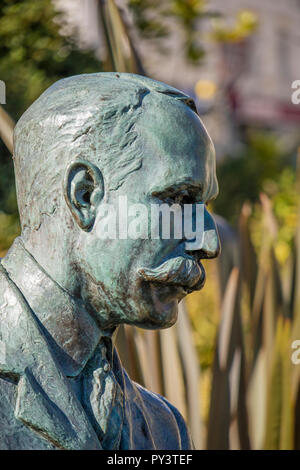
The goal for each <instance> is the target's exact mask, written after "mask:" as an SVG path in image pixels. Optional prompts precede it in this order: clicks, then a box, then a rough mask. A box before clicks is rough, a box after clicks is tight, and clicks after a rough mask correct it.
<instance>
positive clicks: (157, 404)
mask: <svg viewBox="0 0 300 470" xmlns="http://www.w3.org/2000/svg"><path fill="white" fill-rule="evenodd" d="M135 386H136V387H137V389H138V391H139V393H140V395H141V397H142V399H143V402H144V404H145V405H146V407H147V409H148V410H149V411H150V412H151V415H152V416H153V417H155V419H156V420H157V421H156V422H157V423H160V426H161V427H162V429H163V430H164V432H165V430H166V428H168V430H169V431H170V430H171V429H172V431H173V433H174V437H175V434H176V438H177V440H178V442H177V445H178V448H179V449H181V450H188V449H193V448H194V445H193V442H192V439H191V435H190V432H189V430H188V428H187V425H186V423H185V421H184V419H183V417H182V415H181V413H180V412H179V411H178V410H177V408H175V406H173V405H172V404H171V403H170V402H169V401H168V400H167V399H166V398H165V397H163V396H161V395H159V394H158V393H154V392H150V391H149V390H147V389H146V388H144V387H142V386H141V385H139V384H136V383H135Z"/></svg>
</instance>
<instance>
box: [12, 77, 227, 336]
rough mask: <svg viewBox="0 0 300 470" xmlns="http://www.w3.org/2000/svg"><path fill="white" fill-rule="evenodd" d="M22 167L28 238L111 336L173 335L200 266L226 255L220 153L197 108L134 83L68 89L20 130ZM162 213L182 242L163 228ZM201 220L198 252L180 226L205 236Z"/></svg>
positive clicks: (120, 80) (59, 87)
mask: <svg viewBox="0 0 300 470" xmlns="http://www.w3.org/2000/svg"><path fill="white" fill-rule="evenodd" d="M14 164H15V175H16V186H17V197H18V205H19V211H20V219H21V225H22V235H21V236H22V239H23V242H24V244H25V247H26V248H27V249H28V250H29V251H30V252H31V253H32V255H33V256H34V257H35V258H36V260H37V261H38V262H39V263H40V264H41V266H42V267H43V268H44V269H45V270H46V272H47V273H48V274H49V275H50V276H52V277H53V278H54V280H56V282H58V283H59V284H60V285H61V286H62V287H63V288H65V289H66V290H68V291H69V292H70V293H71V294H72V295H74V296H78V297H80V298H82V299H83V300H84V302H85V303H86V305H87V308H88V309H89V311H91V312H92V314H93V315H94V317H95V318H97V320H98V321H99V324H100V325H101V326H102V327H103V328H106V327H107V328H109V327H114V326H115V325H117V324H119V323H128V324H135V325H139V326H143V327H146V328H163V327H167V326H171V325H172V324H173V323H174V322H175V321H176V318H177V305H178V302H179V301H180V300H181V299H182V298H183V297H184V296H185V295H186V294H188V293H189V292H192V291H193V290H196V289H201V288H202V287H203V285H204V281H205V272H204V269H203V266H202V264H201V262H200V260H201V259H202V258H214V257H215V256H217V255H218V252H219V249H220V248H219V238H218V234H217V229H216V226H215V223H214V221H213V218H212V217H211V215H210V214H209V213H208V211H207V208H206V204H207V203H208V202H209V201H210V200H211V199H214V198H215V197H216V196H217V193H218V184H217V179H216V173H215V152H214V147H213V144H212V142H211V139H210V137H209V135H208V133H207V131H206V129H205V127H204V126H203V124H202V122H201V120H200V118H199V116H198V114H197V111H196V108H195V105H194V103H193V101H192V100H191V99H190V98H189V97H188V96H186V95H185V94H184V93H182V92H180V91H178V90H176V89H174V88H172V87H170V86H168V85H165V84H163V83H160V82H157V81H155V80H151V79H149V78H146V77H141V76H138V75H133V74H126V73H120V74H118V73H97V74H89V75H79V76H75V77H70V78H67V79H64V80H60V81H59V82H57V83H55V84H54V85H52V86H51V87H50V88H49V89H48V90H46V91H45V92H44V93H43V94H42V95H41V96H40V98H39V99H38V100H37V101H35V102H34V103H33V104H32V106H31V107H30V108H29V109H28V110H27V111H26V112H25V113H24V115H23V116H22V117H21V119H20V120H19V122H18V123H17V126H16V128H15V135H14ZM162 204H164V208H165V209H167V208H170V207H171V208H172V210H171V211H170V213H169V219H168V221H169V222H168V224H169V228H170V236H162V234H161V225H162V221H161V220H160V221H159V218H158V219H156V225H155V224H154V222H153V220H152V219H153V218H154V217H153V214H154V213H157V212H155V211H156V210H158V212H159V211H160V208H161V207H162ZM184 205H187V206H188V207H189V212H188V211H187V213H185V211H184V210H182V208H183V206H184ZM157 208H158V209H157ZM198 208H201V211H200V210H199V213H198ZM173 209H174V210H173ZM161 214H162V212H161ZM176 214H177V215H176ZM178 214H179V218H178V217H177V216H178ZM197 214H201V217H202V222H201V223H203V230H202V232H203V233H202V235H201V239H199V240H198V239H197V243H195V244H194V245H193V244H192V243H187V237H186V233H184V231H182V233H181V235H180V236H179V237H178V236H175V235H174V232H175V225H176V223H175V221H176V220H177V222H178V220H179V219H180V221H181V223H182V227H183V226H184V222H185V220H186V219H187V218H189V219H190V220H191V226H193V227H195V226H196V230H197V220H196V218H197ZM160 217H162V216H161V215H160ZM176 217H177V218H176ZM120 221H122V223H120ZM153 224H154V225H155V226H154V227H153ZM156 229H157V230H158V232H157V230H156ZM153 232H155V233H156V235H157V233H159V236H153ZM195 233H196V232H195ZM196 238H197V237H196Z"/></svg>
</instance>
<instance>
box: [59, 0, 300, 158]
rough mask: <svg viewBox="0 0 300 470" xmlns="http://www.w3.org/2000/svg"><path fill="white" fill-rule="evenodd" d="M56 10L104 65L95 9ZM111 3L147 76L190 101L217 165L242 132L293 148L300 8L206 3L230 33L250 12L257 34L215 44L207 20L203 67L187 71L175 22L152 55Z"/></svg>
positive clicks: (236, 0)
mask: <svg viewBox="0 0 300 470" xmlns="http://www.w3.org/2000/svg"><path fill="white" fill-rule="evenodd" d="M55 3H56V4H57V5H58V6H59V8H62V9H63V10H65V12H66V17H67V20H68V24H69V26H70V27H71V28H73V29H75V30H76V32H77V37H78V40H79V41H80V43H81V44H82V45H83V47H85V46H88V47H92V48H94V50H95V52H96V54H97V55H98V56H99V57H103V55H105V47H104V40H103V36H102V32H101V27H100V22H99V12H98V4H99V1H98V0H78V1H77V2H73V1H72V0H55ZM116 3H117V4H118V5H119V6H120V7H121V8H122V9H123V16H124V18H125V20H126V22H127V23H128V24H129V25H130V31H131V35H132V39H133V42H134V44H135V46H136V47H137V49H138V52H139V55H140V57H141V60H142V62H143V64H144V67H145V69H146V71H147V75H149V76H151V77H153V78H156V79H159V80H162V81H165V82H167V83H170V84H172V85H174V86H176V87H177V88H180V89H183V90H185V91H187V92H188V93H189V94H191V95H193V96H194V98H195V99H196V100H197V105H198V108H199V111H200V113H201V114H202V115H203V120H204V122H205V123H206V125H207V127H208V130H209V132H210V134H211V135H212V137H213V140H214V142H215V143H216V147H217V155H218V156H219V157H220V156H222V155H225V154H228V153H232V152H234V147H235V145H238V142H239V130H240V128H241V127H243V126H255V127H257V126H258V127H263V128H268V129H271V130H274V131H275V132H278V133H279V134H280V135H281V136H282V138H283V140H284V139H285V140H286V142H287V143H288V145H289V146H290V147H291V148H293V146H295V145H297V143H299V140H300V139H299V137H300V136H299V134H300V132H299V124H300V105H298V106H297V105H294V104H292V102H291V94H292V88H291V85H292V82H293V81H294V80H297V79H300V60H299V59H300V28H299V24H300V0H285V1H284V2H274V1H272V0H226V1H224V0H210V1H209V2H208V8H209V9H210V10H214V11H218V12H220V13H221V14H222V15H223V17H224V20H225V21H228V25H229V26H230V24H232V23H233V22H234V19H235V16H236V14H237V13H238V12H239V11H240V10H250V11H252V12H254V13H255V14H256V15H257V18H258V27H257V29H256V30H255V32H254V33H253V34H251V35H250V36H249V37H247V38H246V39H244V40H241V41H239V42H226V43H220V42H215V41H212V40H209V39H208V31H209V29H210V24H209V21H210V20H205V21H204V22H202V23H201V31H200V33H199V34H201V36H202V38H203V39H202V40H203V41H204V43H205V49H206V51H207V54H206V56H205V59H204V61H203V63H202V64H201V66H194V65H191V64H188V63H187V60H186V57H185V53H184V49H183V47H182V31H181V30H180V28H179V27H178V24H176V22H175V21H171V20H170V21H169V24H168V27H169V29H170V31H171V34H170V36H169V37H167V38H166V39H163V47H158V44H157V42H151V41H149V40H145V39H143V38H141V37H140V36H139V35H138V33H137V31H136V30H135V28H134V22H133V19H132V17H131V15H130V12H129V11H128V9H127V8H126V3H127V2H126V0H119V1H117V0H116ZM163 50H164V51H165V52H163ZM166 51H167V52H166Z"/></svg>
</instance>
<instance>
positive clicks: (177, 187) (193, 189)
mask: <svg viewBox="0 0 300 470" xmlns="http://www.w3.org/2000/svg"><path fill="white" fill-rule="evenodd" d="M184 191H186V192H187V194H188V195H189V196H190V197H196V196H197V195H198V194H201V195H202V193H203V185H202V184H200V183H195V182H191V181H189V180H185V181H181V182H179V183H174V184H172V185H170V186H168V187H164V188H163V187H162V188H157V189H156V188H155V189H154V190H153V191H151V195H152V196H154V197H172V196H176V195H178V194H180V193H183V192H184Z"/></svg>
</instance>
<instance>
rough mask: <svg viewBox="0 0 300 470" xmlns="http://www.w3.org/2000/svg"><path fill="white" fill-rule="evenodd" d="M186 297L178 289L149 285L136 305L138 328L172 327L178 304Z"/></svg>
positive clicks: (180, 289)
mask: <svg viewBox="0 0 300 470" xmlns="http://www.w3.org/2000/svg"><path fill="white" fill-rule="evenodd" d="M185 295H186V292H185V291H184V290H183V289H182V288H179V287H174V286H162V284H154V283H150V284H148V285H147V289H144V290H143V298H142V299H140V300H139V302H138V304H137V305H136V315H135V320H134V321H133V322H132V323H133V324H135V325H136V326H138V327H140V328H146V329H160V328H161V329H163V328H169V327H170V326H173V325H174V324H175V323H176V321H177V317H178V303H179V302H180V300H181V299H182V298H183V297H184V296H185Z"/></svg>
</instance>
